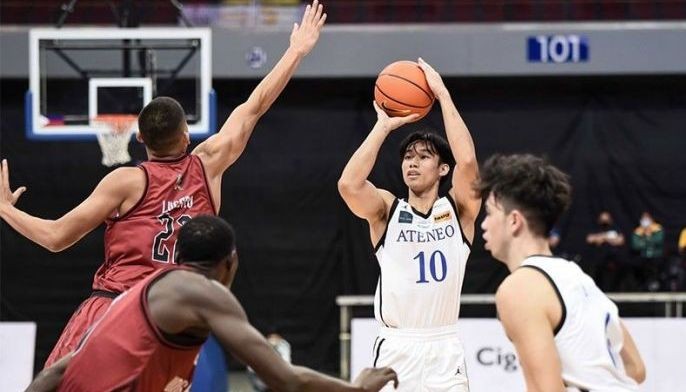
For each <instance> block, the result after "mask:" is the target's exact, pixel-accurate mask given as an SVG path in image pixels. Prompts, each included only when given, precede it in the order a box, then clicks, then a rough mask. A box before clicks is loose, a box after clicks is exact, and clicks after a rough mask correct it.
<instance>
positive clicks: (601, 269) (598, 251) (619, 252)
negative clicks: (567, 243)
mask: <svg viewBox="0 0 686 392" xmlns="http://www.w3.org/2000/svg"><path fill="white" fill-rule="evenodd" d="M596 222H597V224H598V227H597V229H596V230H595V231H594V232H593V233H590V234H588V235H587V236H586V243H587V244H588V245H590V246H591V247H593V254H592V255H591V258H592V260H591V263H593V266H594V268H593V271H591V276H593V278H594V279H595V281H596V284H597V285H598V287H600V288H601V290H603V291H606V292H607V291H618V290H619V289H620V284H621V283H622V280H623V279H624V277H625V276H626V272H627V271H628V270H629V268H630V267H629V266H628V265H627V263H626V260H625V259H626V258H625V257H623V256H624V255H623V249H624V243H625V242H624V234H622V233H621V232H620V231H619V228H618V227H617V226H616V225H615V223H614V220H613V219H612V215H611V214H610V213H609V212H608V211H602V212H601V213H600V214H598V218H597V220H596Z"/></svg>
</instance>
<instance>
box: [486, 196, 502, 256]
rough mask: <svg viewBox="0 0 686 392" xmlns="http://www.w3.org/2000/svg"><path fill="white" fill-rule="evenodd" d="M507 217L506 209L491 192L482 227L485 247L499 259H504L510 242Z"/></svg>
mask: <svg viewBox="0 0 686 392" xmlns="http://www.w3.org/2000/svg"><path fill="white" fill-rule="evenodd" d="M506 219H507V214H506V213H505V209H504V208H503V206H502V204H500V203H498V202H497V201H496V199H495V197H494V196H493V194H492V193H491V194H490V195H489V196H488V199H487V200H486V217H485V218H484V220H483V222H481V229H482V230H483V231H484V234H483V239H484V243H485V245H484V248H486V250H487V251H489V252H491V255H492V256H493V257H494V258H495V259H498V260H504V256H505V253H506V247H507V244H508V241H507V230H506V228H507V226H506Z"/></svg>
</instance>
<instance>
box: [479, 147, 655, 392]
mask: <svg viewBox="0 0 686 392" xmlns="http://www.w3.org/2000/svg"><path fill="white" fill-rule="evenodd" d="M476 190H477V191H478V192H479V193H480V194H481V195H482V196H483V197H484V198H487V201H486V217H485V218H484V220H483V222H482V223H481V228H482V229H483V231H484V234H483V237H484V241H485V243H486V250H488V251H489V252H491V254H492V255H493V257H494V258H495V259H497V260H499V261H501V262H502V263H503V264H505V266H507V268H508V269H509V270H510V275H509V276H508V277H507V278H505V280H504V281H503V282H502V283H501V284H500V287H498V291H497V292H496V295H495V302H496V307H497V309H498V316H499V319H500V321H501V323H502V324H503V327H504V328H505V333H506V334H507V336H508V337H509V338H510V340H512V343H513V344H514V346H515V348H516V349H517V355H518V357H519V362H520V363H521V365H522V370H523V373H524V379H525V380H526V388H527V391H529V392H564V391H568V392H571V391H582V392H583V391H607V392H609V391H638V386H637V384H638V383H641V382H643V380H645V365H644V364H643V360H642V359H641V355H640V354H639V352H638V349H637V348H636V344H635V343H634V341H633V339H632V337H631V334H630V333H629V331H628V330H627V329H626V327H625V326H624V323H622V321H621V319H620V317H619V313H618V310H617V305H615V304H614V303H613V302H612V301H611V300H610V299H609V298H608V297H607V296H606V295H605V294H603V292H601V291H600V289H599V288H598V286H596V285H595V283H594V282H593V279H591V277H590V276H588V275H586V274H585V273H584V272H583V271H582V270H581V269H580V268H579V266H578V265H577V264H576V263H573V262H571V261H569V260H565V259H562V258H559V257H555V256H553V254H552V252H551V251H550V246H549V245H548V240H547V233H549V232H550V229H551V228H552V227H553V225H554V224H555V222H556V221H557V220H558V219H559V217H560V215H561V214H562V213H563V212H564V211H565V210H566V209H567V207H568V205H569V203H570V200H571V185H570V184H569V181H568V178H567V175H566V174H564V173H563V172H561V171H560V170H558V169H557V168H556V167H554V166H552V165H550V164H548V163H547V162H545V161H544V160H543V159H540V158H538V157H534V156H532V155H510V156H502V155H496V156H494V157H492V158H490V159H489V160H488V161H487V162H486V164H485V165H484V167H483V169H482V171H481V178H480V180H479V182H478V184H476Z"/></svg>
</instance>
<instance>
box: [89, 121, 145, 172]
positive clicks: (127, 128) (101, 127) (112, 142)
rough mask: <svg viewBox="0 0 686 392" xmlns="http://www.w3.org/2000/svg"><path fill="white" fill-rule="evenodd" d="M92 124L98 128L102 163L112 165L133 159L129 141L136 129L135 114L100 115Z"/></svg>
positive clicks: (97, 133)
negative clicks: (130, 153)
mask: <svg viewBox="0 0 686 392" xmlns="http://www.w3.org/2000/svg"><path fill="white" fill-rule="evenodd" d="M91 124H92V125H93V126H94V128H95V130H96V135H97V137H98V144H99V145H100V150H102V164H103V165H105V166H107V167H111V166H114V165H121V164H124V163H127V162H129V161H131V155H129V142H130V141H131V134H132V133H133V132H134V131H135V130H136V116H134V115H128V114H127V115H124V114H121V115H114V114H113V115H100V116H97V117H95V118H94V119H93V120H92V121H91Z"/></svg>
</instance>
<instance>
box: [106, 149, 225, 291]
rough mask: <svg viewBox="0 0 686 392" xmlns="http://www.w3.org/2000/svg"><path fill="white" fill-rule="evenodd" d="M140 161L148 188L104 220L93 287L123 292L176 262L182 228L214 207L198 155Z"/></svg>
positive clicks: (213, 209)
mask: <svg viewBox="0 0 686 392" xmlns="http://www.w3.org/2000/svg"><path fill="white" fill-rule="evenodd" d="M139 167H140V168H141V169H143V171H145V175H146V179H147V184H146V189H145V192H144V194H143V197H142V198H141V199H140V200H139V201H138V203H136V205H135V206H133V207H132V208H131V210H129V211H128V212H127V213H126V214H124V215H122V216H118V217H112V218H110V219H108V220H107V221H106V224H107V228H106V229H105V262H104V263H103V264H102V265H101V266H100V268H99V269H98V271H97V272H96V273H95V278H94V279H93V289H94V290H103V291H110V292H114V293H121V292H123V291H125V290H127V289H128V288H129V287H131V286H133V285H134V284H135V283H136V282H138V281H139V280H140V279H142V278H144V277H145V276H147V275H148V274H150V273H151V272H153V271H154V270H155V269H157V268H159V267H162V266H165V265H168V264H171V263H173V262H174V247H175V245H176V236H177V232H178V230H179V228H180V227H181V226H182V225H183V224H184V223H186V222H188V221H189V220H190V219H191V218H193V217H195V216H198V215H203V214H215V213H216V212H215V211H216V210H215V207H214V204H213V202H212V196H211V194H210V188H209V184H208V183H207V179H206V178H205V169H204V168H203V165H202V162H201V161H200V158H198V156H196V155H186V156H184V157H182V158H179V159H177V160H174V161H154V160H153V161H148V162H144V163H142V164H141V165H140V166H139Z"/></svg>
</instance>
